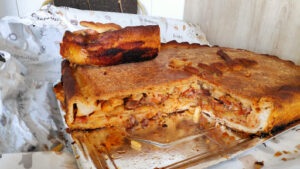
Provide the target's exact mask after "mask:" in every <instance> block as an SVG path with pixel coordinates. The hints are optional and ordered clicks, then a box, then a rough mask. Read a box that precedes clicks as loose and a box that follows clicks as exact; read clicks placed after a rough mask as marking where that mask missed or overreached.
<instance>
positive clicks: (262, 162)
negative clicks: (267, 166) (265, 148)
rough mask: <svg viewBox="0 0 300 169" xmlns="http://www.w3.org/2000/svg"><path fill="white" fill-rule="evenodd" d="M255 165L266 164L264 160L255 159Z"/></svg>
mask: <svg viewBox="0 0 300 169" xmlns="http://www.w3.org/2000/svg"><path fill="white" fill-rule="evenodd" d="M255 165H259V166H261V167H262V166H264V161H255Z"/></svg>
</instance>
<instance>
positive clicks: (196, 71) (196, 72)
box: [183, 66, 200, 74]
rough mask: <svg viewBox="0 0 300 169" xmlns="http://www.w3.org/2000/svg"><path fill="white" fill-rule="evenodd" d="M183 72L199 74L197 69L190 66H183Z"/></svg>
mask: <svg viewBox="0 0 300 169" xmlns="http://www.w3.org/2000/svg"><path fill="white" fill-rule="evenodd" d="M183 70H184V71H187V72H189V73H193V74H199V72H200V71H199V70H198V69H197V68H195V67H192V66H184V68H183Z"/></svg>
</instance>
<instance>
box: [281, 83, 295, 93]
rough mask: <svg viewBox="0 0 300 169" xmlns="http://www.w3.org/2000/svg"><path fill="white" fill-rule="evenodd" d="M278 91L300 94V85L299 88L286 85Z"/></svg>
mask: <svg viewBox="0 0 300 169" xmlns="http://www.w3.org/2000/svg"><path fill="white" fill-rule="evenodd" d="M278 91H290V92H297V93H298V92H300V85H299V86H293V85H284V86H281V87H280V88H279V89H278Z"/></svg>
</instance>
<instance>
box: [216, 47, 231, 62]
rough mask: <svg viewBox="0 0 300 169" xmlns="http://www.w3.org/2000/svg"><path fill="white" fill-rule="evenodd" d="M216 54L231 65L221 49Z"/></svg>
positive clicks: (229, 59)
mask: <svg viewBox="0 0 300 169" xmlns="http://www.w3.org/2000/svg"><path fill="white" fill-rule="evenodd" d="M217 54H218V55H219V56H220V57H221V58H222V59H223V60H224V61H225V62H226V63H231V62H232V59H231V58H230V57H229V56H228V55H227V53H225V52H224V51H223V50H222V49H220V50H218V51H217Z"/></svg>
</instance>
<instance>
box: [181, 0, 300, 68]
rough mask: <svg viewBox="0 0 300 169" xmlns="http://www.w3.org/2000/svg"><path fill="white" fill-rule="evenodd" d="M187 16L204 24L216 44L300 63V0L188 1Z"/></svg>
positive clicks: (192, 20)
mask: <svg viewBox="0 0 300 169" xmlns="http://www.w3.org/2000/svg"><path fill="white" fill-rule="evenodd" d="M184 19H185V20H187V21H189V22H193V23H198V24H200V25H201V28H202V30H203V31H204V32H205V33H206V36H207V39H208V41H209V42H210V43H212V44H216V45H220V46H227V47H234V48H242V49H248V50H251V51H255V52H258V53H267V54H271V55H276V56H279V57H281V58H284V59H286V60H292V61H294V62H295V63H296V64H298V65H300V0H186V3H185V13H184Z"/></svg>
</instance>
